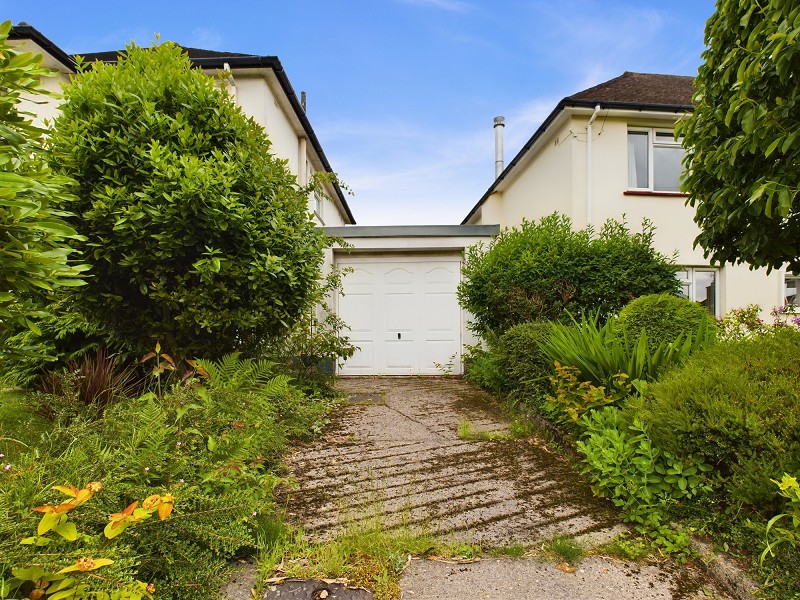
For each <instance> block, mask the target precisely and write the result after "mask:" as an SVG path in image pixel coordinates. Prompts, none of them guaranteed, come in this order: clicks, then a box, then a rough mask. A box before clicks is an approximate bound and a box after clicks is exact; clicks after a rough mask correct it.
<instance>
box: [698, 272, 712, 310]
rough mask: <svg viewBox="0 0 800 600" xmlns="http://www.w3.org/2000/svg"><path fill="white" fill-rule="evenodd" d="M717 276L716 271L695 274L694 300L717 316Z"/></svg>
mask: <svg viewBox="0 0 800 600" xmlns="http://www.w3.org/2000/svg"><path fill="white" fill-rule="evenodd" d="M716 281H717V274H716V272H714V271H695V272H694V300H695V301H696V302H698V303H700V304H702V305H703V306H705V307H706V308H707V309H708V311H709V312H710V313H711V314H712V315H716V314H717V286H716Z"/></svg>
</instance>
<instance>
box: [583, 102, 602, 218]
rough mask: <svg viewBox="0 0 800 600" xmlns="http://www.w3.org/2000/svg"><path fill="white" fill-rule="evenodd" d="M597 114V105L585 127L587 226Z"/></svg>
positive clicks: (589, 213)
mask: <svg viewBox="0 0 800 600" xmlns="http://www.w3.org/2000/svg"><path fill="white" fill-rule="evenodd" d="M599 114H600V104H599V103H598V104H597V106H595V107H594V112H593V113H592V116H591V117H590V118H589V123H588V124H587V125H586V225H588V226H591V224H592V124H593V123H594V120H595V119H596V118H597V115H599Z"/></svg>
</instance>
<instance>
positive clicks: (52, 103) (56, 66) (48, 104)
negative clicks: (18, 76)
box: [8, 40, 69, 127]
mask: <svg viewBox="0 0 800 600" xmlns="http://www.w3.org/2000/svg"><path fill="white" fill-rule="evenodd" d="M8 43H9V45H10V46H12V47H16V48H19V49H20V51H22V52H33V53H34V54H41V55H42V57H43V58H42V66H44V67H47V68H48V69H50V70H51V71H54V72H56V73H57V75H56V76H55V77H43V78H42V85H41V89H43V90H46V91H48V92H51V93H52V94H56V95H60V94H61V85H62V84H67V83H69V74H68V73H64V72H63V69H64V65H62V64H61V63H60V62H58V61H57V60H55V59H54V58H53V57H52V56H50V54H48V53H47V52H46V51H45V50H44V49H42V48H41V47H40V46H39V45H38V44H36V43H34V42H32V41H31V40H9V42H8ZM60 103H61V100H60V99H59V98H58V97H57V96H55V97H54V96H49V97H48V96H38V97H37V98H36V102H35V103H34V102H32V101H31V100H30V99H27V98H25V97H23V98H22V101H21V102H20V103H19V105H18V106H19V110H21V111H25V112H28V113H31V114H32V115H34V118H33V122H34V124H35V125H37V126H39V127H44V126H46V125H47V123H49V122H52V121H53V119H55V118H56V116H58V105H59V104H60Z"/></svg>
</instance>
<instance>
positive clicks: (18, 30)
mask: <svg viewBox="0 0 800 600" xmlns="http://www.w3.org/2000/svg"><path fill="white" fill-rule="evenodd" d="M8 39H11V40H31V41H32V42H34V43H36V44H37V45H38V46H39V47H40V48H42V49H43V50H46V51H47V52H48V54H50V56H52V57H53V58H55V59H56V60H57V61H58V62H60V63H61V64H62V65H64V66H65V67H67V68H68V69H69V70H70V71H74V70H75V59H74V58H72V57H71V56H70V55H69V54H67V53H66V52H64V51H63V50H62V49H61V48H59V47H58V46H56V45H55V44H54V43H53V42H51V41H50V40H49V39H47V38H46V37H45V36H44V35H43V34H42V32H41V31H39V30H38V29H36V28H35V27H32V26H31V25H27V24H26V25H14V26H13V27H12V28H11V31H10V32H9V34H8Z"/></svg>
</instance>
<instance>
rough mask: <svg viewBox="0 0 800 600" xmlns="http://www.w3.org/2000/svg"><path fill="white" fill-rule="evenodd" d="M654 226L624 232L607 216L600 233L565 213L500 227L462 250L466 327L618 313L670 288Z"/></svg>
mask: <svg viewBox="0 0 800 600" xmlns="http://www.w3.org/2000/svg"><path fill="white" fill-rule="evenodd" d="M652 241H653V226H652V224H651V223H649V222H648V221H644V222H643V224H642V232H641V233H631V232H630V231H629V230H628V228H627V226H626V224H625V223H620V222H618V221H614V220H609V221H606V223H605V224H604V225H603V227H602V229H601V230H600V232H599V233H597V234H595V233H594V232H593V231H592V230H590V229H584V230H582V231H574V230H573V229H572V221H571V220H570V219H569V217H566V216H563V215H558V214H552V215H550V216H547V217H544V218H543V219H542V220H541V221H539V222H538V223H536V222H530V221H523V222H522V224H521V225H520V227H519V228H513V229H505V230H503V231H502V232H501V233H500V235H498V236H497V238H495V239H494V240H493V241H492V242H491V243H490V244H489V245H488V247H485V246H483V245H482V244H478V245H476V246H472V247H470V248H468V249H467V252H466V256H465V259H464V266H463V268H462V272H463V275H464V280H463V281H462V283H461V284H460V285H459V287H458V298H459V302H460V303H461V305H462V306H463V307H464V308H466V309H467V310H469V311H470V312H471V313H472V315H473V317H474V321H473V324H472V326H473V328H474V330H475V331H476V332H477V333H478V334H480V335H485V334H486V333H487V332H488V331H494V332H496V333H498V334H500V333H502V332H504V331H505V330H507V329H508V328H509V327H511V326H513V325H516V324H517V323H524V322H526V321H538V320H546V319H549V320H564V319H568V317H567V314H568V313H572V314H580V313H581V312H582V311H586V312H589V313H594V312H597V311H599V312H600V314H601V315H603V316H606V315H609V314H612V313H615V312H618V311H619V310H620V309H621V308H622V307H623V306H625V305H626V304H627V303H628V302H630V301H631V300H633V299H634V298H638V297H639V296H642V295H644V294H652V293H661V292H671V293H674V292H677V290H678V288H679V286H680V284H679V282H678V281H677V279H675V271H676V267H675V265H674V264H673V263H672V262H671V261H670V260H669V259H668V258H667V257H665V256H663V255H662V254H659V253H658V252H656V251H655V250H654V249H653V247H652Z"/></svg>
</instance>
